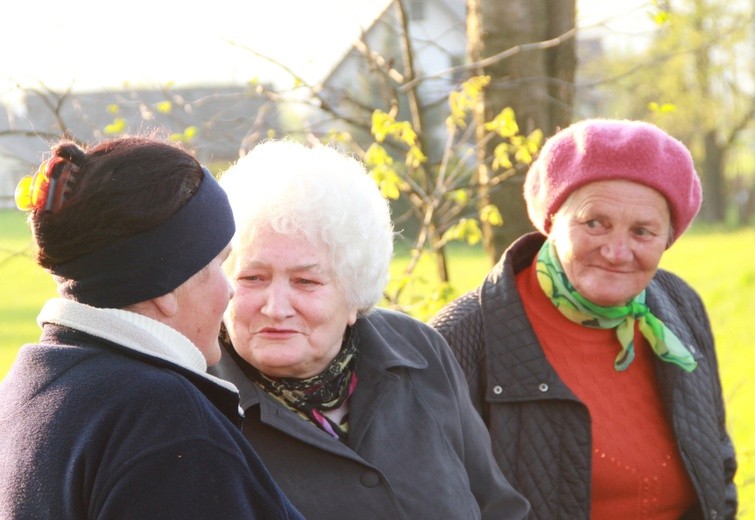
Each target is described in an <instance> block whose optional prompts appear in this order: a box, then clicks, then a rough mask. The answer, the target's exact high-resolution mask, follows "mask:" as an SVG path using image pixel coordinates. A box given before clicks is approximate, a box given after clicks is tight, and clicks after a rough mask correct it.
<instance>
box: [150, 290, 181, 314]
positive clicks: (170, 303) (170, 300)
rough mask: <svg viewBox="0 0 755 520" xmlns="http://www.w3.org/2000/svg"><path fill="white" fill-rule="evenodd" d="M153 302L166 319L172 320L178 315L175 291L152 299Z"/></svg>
mask: <svg viewBox="0 0 755 520" xmlns="http://www.w3.org/2000/svg"><path fill="white" fill-rule="evenodd" d="M151 301H152V303H153V304H154V305H155V307H157V310H158V311H159V313H160V314H161V315H163V316H164V317H166V318H172V317H174V316H175V315H176V314H178V298H177V297H176V292H175V291H171V292H169V293H168V294H163V295H162V296H158V297H156V298H152V300H151Z"/></svg>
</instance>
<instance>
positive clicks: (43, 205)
mask: <svg viewBox="0 0 755 520" xmlns="http://www.w3.org/2000/svg"><path fill="white" fill-rule="evenodd" d="M58 165H60V167H59V168H58ZM78 174H79V169H78V168H77V167H76V166H74V165H73V163H71V162H70V161H67V160H66V159H64V158H62V157H53V158H52V159H50V160H49V161H45V162H43V163H42V164H41V165H40V167H39V169H38V170H37V173H35V174H34V175H33V176H32V175H27V176H25V177H24V178H23V179H21V181H20V182H19V183H18V186H16V193H15V199H16V206H17V207H18V209H20V210H22V211H30V210H34V211H37V210H44V211H51V212H53V213H55V212H56V211H59V210H60V209H61V208H63V206H64V205H65V203H66V202H67V201H68V199H69V198H70V197H71V195H72V193H73V188H74V186H75V184H76V180H77V176H78Z"/></svg>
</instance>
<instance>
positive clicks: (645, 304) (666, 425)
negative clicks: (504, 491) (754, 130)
mask: <svg viewBox="0 0 755 520" xmlns="http://www.w3.org/2000/svg"><path fill="white" fill-rule="evenodd" d="M524 196H525V198H526V201H527V207H528V211H529V216H530V219H531V220H532V223H533V224H534V225H535V227H536V228H537V230H538V231H539V233H531V234H527V235H525V236H523V237H521V238H520V239H519V240H517V241H516V242H515V243H514V244H512V246H511V247H510V248H509V249H508V250H507V251H506V252H505V253H504V254H503V257H502V258H501V260H500V262H499V263H498V264H497V265H496V266H495V267H494V268H493V269H492V271H491V272H490V273H489V274H488V276H487V278H486V279H485V281H484V282H483V284H482V286H481V287H480V288H479V289H477V290H475V291H473V292H471V293H469V294H466V295H465V296H462V297H461V298H459V299H458V300H456V301H454V302H452V303H451V304H449V305H448V306H447V307H446V308H445V309H443V310H441V312H440V313H439V314H438V315H437V316H436V317H435V318H434V319H433V321H432V323H433V325H434V326H435V327H436V328H437V329H438V330H439V331H440V332H441V333H442V334H443V335H444V337H445V338H446V339H447V340H448V342H449V344H450V346H451V348H452V349H453V351H454V352H455V354H456V355H457V357H458V359H459V360H460V362H461V365H462V367H463V368H464V370H465V372H466V375H467V379H468V382H469V385H470V389H471V393H472V397H473V401H474V402H475V405H476V407H477V409H478V410H479V411H480V413H481V414H482V416H483V418H484V420H485V422H486V424H487V426H488V428H489V430H490V432H491V437H492V439H493V446H494V452H495V457H496V459H497V461H498V464H499V465H500V467H501V468H502V470H503V472H504V474H505V475H506V476H507V477H508V478H509V479H510V481H511V483H512V484H513V485H514V486H515V487H516V488H517V489H518V490H519V491H521V492H522V493H523V494H524V495H525V497H527V498H528V499H529V501H530V502H531V505H532V510H533V517H534V518H539V519H553V518H569V519H570V520H579V519H588V518H612V519H623V518H675V519H676V518H706V519H714V518H715V519H721V518H734V516H735V514H736V509H737V497H736V490H735V487H734V484H733V478H734V472H735V470H736V462H735V455H734V449H733V447H732V443H731V440H730V438H729V436H728V435H727V432H726V429H725V417H724V404H723V400H722V394H721V383H720V380H719V375H718V365H717V361H716V354H715V350H714V344H713V335H712V333H711V329H710V325H709V322H708V317H707V315H706V311H705V308H704V306H703V303H702V301H701V300H700V298H699V296H698V295H697V294H696V293H695V291H694V290H693V289H691V288H690V287H689V286H688V285H687V284H686V283H684V282H683V281H682V280H681V279H679V278H678V277H676V276H674V275H673V274H671V273H668V272H665V271H663V270H659V269H658V264H659V262H660V260H661V257H662V256H663V253H664V251H666V249H667V248H668V247H670V246H671V244H673V243H674V241H675V240H676V239H677V238H678V237H679V236H681V234H682V233H683V232H684V231H685V230H686V229H687V227H688V226H689V225H690V223H691V221H692V219H693V218H694V217H695V215H696V214H697V212H698V210H699V207H700V202H701V189H700V183H699V180H698V177H697V175H696V173H695V169H694V166H693V163H692V159H691V157H690V154H689V152H688V150H687V149H686V148H685V147H684V146H683V145H682V144H681V143H680V142H679V141H677V140H676V139H674V138H672V137H671V136H669V135H667V134H666V133H665V132H663V131H661V130H660V129H658V128H657V127H655V126H653V125H650V124H647V123H644V122H636V121H625V120H600V119H599V120H586V121H583V122H579V123H576V124H574V125H572V126H570V127H568V128H566V129H564V130H563V131H561V132H559V133H558V134H556V135H555V136H554V137H552V138H551V139H550V140H549V141H548V142H547V143H546V144H545V146H544V148H543V149H542V151H541V153H540V155H539V157H538V159H537V160H536V161H535V162H534V163H533V165H532V167H531V168H530V171H529V172H528V174H527V178H526V181H525V185H524Z"/></svg>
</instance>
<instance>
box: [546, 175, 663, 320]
mask: <svg viewBox="0 0 755 520" xmlns="http://www.w3.org/2000/svg"><path fill="white" fill-rule="evenodd" d="M670 226H671V223H670V214H669V209H668V204H667V203H666V199H665V198H664V197H663V195H661V194H660V193H659V192H657V191H655V190H654V189H652V188H649V187H647V186H644V185H642V184H637V183H634V182H630V181H623V180H610V181H599V182H593V183H590V184H587V185H585V186H582V187H581V188H579V189H577V190H576V191H574V193H572V194H571V196H570V197H569V198H568V199H567V200H566V202H564V204H563V206H562V208H561V209H560V210H559V212H558V213H557V214H556V216H555V218H554V221H553V228H552V230H551V232H550V234H549V238H550V239H551V240H552V241H553V244H554V245H555V247H556V252H557V254H558V258H559V260H560V261H561V264H562V265H563V267H564V271H565V273H566V276H567V278H568V279H569V281H570V282H571V284H572V285H573V286H574V287H575V288H576V289H577V291H579V293H580V294H581V295H582V296H584V297H585V298H587V299H588V300H590V301H591V302H593V303H595V304H598V305H602V306H614V305H623V304H625V303H626V302H627V301H629V300H630V299H632V298H633V297H635V296H636V295H638V294H639V293H640V292H642V291H643V290H644V289H645V288H646V287H647V285H648V284H649V283H650V280H651V279H652V278H653V275H654V274H655V272H656V270H657V269H658V264H659V263H660V261H661V256H662V255H663V252H664V251H665V250H666V246H667V245H668V241H669V237H670V231H671V227H670Z"/></svg>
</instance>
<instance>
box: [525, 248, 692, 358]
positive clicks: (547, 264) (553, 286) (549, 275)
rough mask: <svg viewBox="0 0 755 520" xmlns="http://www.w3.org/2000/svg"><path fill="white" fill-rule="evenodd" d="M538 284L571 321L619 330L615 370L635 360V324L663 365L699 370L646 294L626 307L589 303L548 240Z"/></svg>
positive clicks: (539, 265) (539, 261)
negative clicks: (650, 303) (652, 308)
mask: <svg viewBox="0 0 755 520" xmlns="http://www.w3.org/2000/svg"><path fill="white" fill-rule="evenodd" d="M536 270H537V281H538V282H539V283H540V287H542V289H543V292H545V294H546V295H547V296H548V297H549V298H550V300H551V301H552V302H553V305H555V306H556V308H558V310H559V311H561V314H563V315H564V316H566V317H567V318H568V319H569V320H570V321H573V322H575V323H579V324H580V325H583V326H585V327H592V328H596V329H613V328H615V329H616V337H617V338H618V339H619V343H620V344H621V351H620V352H619V355H618V356H616V360H615V361H614V364H613V366H614V368H615V369H616V370H626V369H627V367H628V366H629V364H630V363H631V362H632V360H633V359H634V323H635V321H637V322H638V324H639V329H640V332H641V333H642V335H643V336H645V338H646V339H647V340H648V343H649V344H650V347H651V348H652V349H653V352H655V353H656V355H657V356H658V357H659V358H661V359H662V360H663V361H666V362H669V363H674V364H676V365H679V366H680V367H682V368H683V369H684V370H686V371H687V372H692V371H693V370H694V369H695V367H697V362H696V361H695V360H694V358H693V357H692V354H690V353H689V351H688V350H687V349H686V348H685V347H684V345H682V342H681V341H679V338H677V337H676V336H675V335H674V333H673V332H671V330H670V329H669V328H668V327H666V325H664V324H663V322H662V321H661V320H659V319H658V318H656V317H655V316H654V315H653V314H652V313H651V312H650V309H649V308H648V306H647V305H645V291H642V292H641V293H640V294H638V295H637V296H635V297H634V298H632V300H631V301H630V302H629V303H627V304H626V305H618V306H615V307H602V306H600V305H595V304H594V303H592V302H590V301H588V300H586V299H585V298H584V296H582V295H581V294H579V293H578V292H577V290H576V289H575V288H574V286H573V285H572V284H571V283H570V282H569V280H568V279H567V278H566V273H564V269H563V267H562V266H561V262H560V261H559V259H558V257H557V256H556V252H555V250H554V248H553V246H552V245H551V243H550V241H548V240H546V241H545V243H544V244H543V247H542V248H541V249H540V253H538V255H537V266H536Z"/></svg>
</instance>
